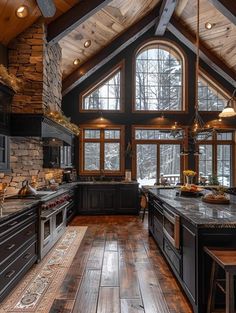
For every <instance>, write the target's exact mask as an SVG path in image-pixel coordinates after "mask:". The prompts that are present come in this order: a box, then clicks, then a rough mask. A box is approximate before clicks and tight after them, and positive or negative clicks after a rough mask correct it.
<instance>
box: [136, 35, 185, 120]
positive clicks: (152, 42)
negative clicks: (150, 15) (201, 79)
mask: <svg viewBox="0 0 236 313" xmlns="http://www.w3.org/2000/svg"><path fill="white" fill-rule="evenodd" d="M152 45H163V46H166V47H167V48H171V49H172V50H174V52H175V53H176V54H177V55H179V56H180V57H181V60H182V65H183V67H182V105H181V110H176V111H175V110H174V111H173V110H137V109H136V58H137V56H138V55H139V53H140V52H141V51H142V50H145V48H148V46H152ZM187 73H188V58H187V55H186V53H185V51H184V50H183V49H182V48H181V47H180V46H179V45H178V44H176V42H174V41H171V40H160V39H156V38H151V39H148V40H147V41H146V42H144V43H142V44H141V45H140V46H139V47H138V48H137V49H136V50H135V52H134V55H133V75H132V77H133V83H132V86H133V93H132V94H133V95H132V113H137V114H140V113H141V114H142V113H148V114H157V113H163V112H164V113H173V114H183V113H185V114H187V113H188V100H187V99H188V79H187V76H188V75H187Z"/></svg>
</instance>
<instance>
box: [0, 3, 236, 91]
mask: <svg viewBox="0 0 236 313" xmlns="http://www.w3.org/2000/svg"><path fill="white" fill-rule="evenodd" d="M54 3H55V5H56V7H57V12H56V15H55V16H54V18H53V19H50V20H47V23H48V24H49V37H50V36H51V35H52V34H53V32H54V33H55V32H57V31H58V32H59V35H58V34H57V35H58V36H56V35H55V36H54V38H53V35H52V36H51V37H52V38H51V39H52V40H51V39H50V40H51V41H52V42H55V41H59V44H60V45H61V47H62V56H63V58H62V70H63V78H64V81H65V85H66V86H68V85H71V86H74V85H73V83H74V81H75V80H76V79H78V78H79V77H80V76H81V75H84V73H85V72H87V71H88V70H90V72H91V67H95V66H96V64H95V61H94V56H95V55H98V56H99V54H100V56H99V57H98V60H99V58H100V61H99V62H100V65H102V64H103V63H102V52H103V51H104V50H105V49H107V51H106V53H107V54H108V53H110V55H113V56H114V55H115V54H114V51H112V48H111V46H112V45H113V44H114V46H115V45H117V48H116V52H117V53H118V51H120V50H119V49H118V45H119V44H120V45H121V41H122V40H123V39H126V40H128V39H129V38H130V37H132V36H134V35H135V28H137V29H138V27H139V25H138V24H137V22H138V21H139V20H140V23H145V22H147V23H148V22H149V23H150V22H152V15H151V14H152V11H153V10H154V11H157V10H158V11H159V9H160V7H161V4H162V6H163V5H167V6H172V8H173V10H174V9H175V11H174V15H173V17H172V19H171V23H170V24H169V27H167V29H168V30H170V31H171V32H172V33H174V34H175V35H178V32H179V34H180V33H181V32H182V33H184V34H183V36H181V37H183V40H182V41H183V42H186V43H187V45H188V44H189V47H190V48H192V50H193V51H194V48H193V47H194V45H195V34H196V23H197V16H196V15H197V10H196V3H197V1H196V0H179V1H177V0H113V1H109V0H104V1H102V0H93V1H86V0H54ZM173 3H174V7H173ZM175 3H176V4H177V5H176V7H175ZM20 4H25V5H27V6H28V7H29V8H30V16H29V17H28V18H27V19H18V18H17V17H16V15H15V10H16V8H17V6H19V2H18V1H15V0H0V29H4V32H3V31H1V32H0V43H2V44H4V45H7V44H8V43H9V42H10V40H12V39H13V38H14V37H16V36H17V35H18V34H19V33H20V32H22V31H23V30H24V29H26V28H27V27H28V26H30V25H31V24H32V23H34V22H35V21H36V20H37V19H38V18H39V17H40V16H41V13H40V11H39V9H38V7H37V5H36V2H35V0H22V1H21V2H20ZM222 7H223V10H222ZM224 8H225V9H226V10H224ZM86 10H87V11H86ZM89 10H90V13H89V12H88V11H89ZM161 10H162V12H164V14H167V15H168V11H166V10H165V7H164V9H163V7H162V8H161ZM170 11H171V10H170ZM166 12H167V13H166ZM148 15H149V17H148V18H146V20H145V17H146V16H148ZM235 15H236V1H230V0H200V42H201V45H202V46H201V48H202V55H203V59H204V57H205V59H204V60H208V59H209V58H212V60H213V61H212V62H213V63H214V64H215V63H216V64H217V65H216V68H217V67H219V68H220V70H221V72H222V71H223V73H226V78H227V75H228V76H229V77H231V78H232V81H231V82H233V84H234V81H235V80H236V22H235ZM68 16H69V18H70V17H71V20H72V22H71V24H70V23H69V24H68V27H67V31H65V30H64V32H62V33H61V34H60V32H61V30H60V27H58V25H59V26H60V25H61V24H63V23H64V25H66V23H65V20H66V19H68ZM153 16H154V15H153ZM156 16H158V12H156ZM58 17H59V18H58ZM170 17H171V16H170ZM63 18H64V20H63ZM60 19H61V20H60ZM76 19H77V23H76ZM74 20H75V21H74ZM166 20H168V18H167V19H166ZM207 22H210V23H212V25H213V27H212V29H210V30H207V29H206V28H205V24H206V23H207ZM134 25H135V26H134ZM136 25H137V27H136ZM163 25H165V19H164V22H163ZM163 25H162V26H163ZM176 25H177V26H178V27H177V26H176ZM141 26H142V27H143V24H141V25H140V27H141ZM132 27H133V29H132ZM55 29H56V30H55ZM176 29H177V31H175V30H176ZM125 32H127V33H128V35H127V36H126V37H125V36H124V34H125ZM51 33H52V34H51ZM119 38H120V41H119ZM127 38H128V39H127ZM86 40H91V45H90V47H88V48H85V47H84V42H85V41H86ZM103 55H104V54H103ZM75 59H79V60H80V63H79V64H77V65H74V64H73V61H74V60H75ZM90 60H92V62H91V65H89V63H90ZM96 68H97V67H96ZM213 68H214V67H213ZM81 73H82V74H81ZM69 89H70V88H69ZM69 89H68V90H69Z"/></svg>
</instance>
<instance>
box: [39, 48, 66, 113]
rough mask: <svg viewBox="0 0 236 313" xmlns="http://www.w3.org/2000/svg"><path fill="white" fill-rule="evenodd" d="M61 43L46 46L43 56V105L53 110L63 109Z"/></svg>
mask: <svg viewBox="0 0 236 313" xmlns="http://www.w3.org/2000/svg"><path fill="white" fill-rule="evenodd" d="M61 58H62V54H61V47H60V46H59V44H54V45H53V46H50V45H45V46H44V57H43V65H44V66H43V106H44V107H45V108H48V107H49V108H50V109H51V110H53V111H60V110H61V101H62V93H61V90H62V71H61V66H60V64H61Z"/></svg>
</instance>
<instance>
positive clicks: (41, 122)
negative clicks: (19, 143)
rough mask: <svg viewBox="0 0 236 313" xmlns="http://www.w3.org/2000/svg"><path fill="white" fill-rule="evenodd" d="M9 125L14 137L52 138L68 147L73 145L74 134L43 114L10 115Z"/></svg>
mask: <svg viewBox="0 0 236 313" xmlns="http://www.w3.org/2000/svg"><path fill="white" fill-rule="evenodd" d="M10 125H11V127H10V129H11V132H10V133H11V136H14V137H18V136H19V137H41V138H54V139H58V140H62V141H64V142H65V143H67V144H68V145H72V143H73V138H74V133H72V132H71V131H70V130H69V129H67V128H65V127H63V126H61V125H59V124H58V123H56V122H54V121H53V120H51V119H49V118H48V117H45V116H44V115H43V114H21V113H12V114H11V118H10Z"/></svg>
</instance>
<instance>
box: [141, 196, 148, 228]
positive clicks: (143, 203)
mask: <svg viewBox="0 0 236 313" xmlns="http://www.w3.org/2000/svg"><path fill="white" fill-rule="evenodd" d="M140 208H141V209H142V211H143V212H142V213H143V216H142V222H143V221H144V217H145V213H146V210H147V208H148V197H147V194H146V193H145V192H144V191H141V195H140Z"/></svg>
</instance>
